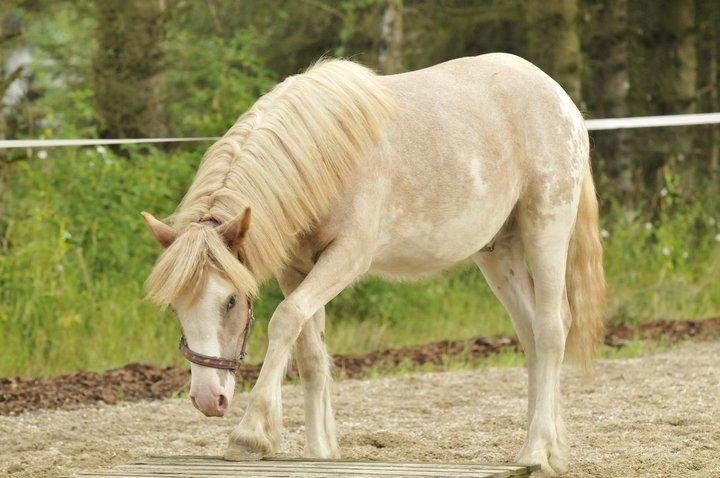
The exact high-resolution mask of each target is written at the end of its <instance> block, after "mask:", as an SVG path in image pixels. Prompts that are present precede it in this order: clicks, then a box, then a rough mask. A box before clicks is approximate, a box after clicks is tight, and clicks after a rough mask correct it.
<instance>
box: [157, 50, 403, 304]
mask: <svg viewBox="0 0 720 478" xmlns="http://www.w3.org/2000/svg"><path fill="white" fill-rule="evenodd" d="M394 107H395V102H394V98H393V97H392V96H391V94H390V93H389V91H387V90H386V89H385V88H384V87H383V86H382V85H381V84H380V83H379V82H378V81H377V76H376V75H375V74H374V73H373V72H372V71H370V70H368V69H367V68H365V67H363V66H360V65H358V64H356V63H353V62H350V61H343V60H325V61H320V62H318V63H317V64H316V65H314V66H313V67H311V68H310V69H309V70H308V71H306V72H305V73H303V74H300V75H296V76H291V77H289V78H287V79H286V80H285V81H283V82H282V83H280V84H279V85H278V86H276V87H275V88H274V89H273V90H272V91H270V92H269V93H268V94H266V95H265V96H263V97H262V98H260V99H259V100H258V101H257V102H256V103H255V105H254V106H253V107H252V108H251V109H250V110H249V111H248V112H247V113H245V114H243V115H242V116H241V117H240V118H239V119H238V120H237V122H236V123H235V124H234V125H233V126H232V127H231V128H230V130H229V131H228V132H227V133H226V134H225V136H223V137H222V138H221V139H220V140H218V141H217V142H216V143H215V144H213V145H212V146H211V147H210V149H208V151H207V152H206V153H205V156H204V158H203V161H202V163H201V165H200V167H199V169H198V172H197V175H196V176H195V179H194V181H193V183H192V185H191V186H190V188H189V190H188V191H187V193H186V195H185V197H184V198H183V200H182V202H181V203H180V205H179V206H178V209H177V211H176V212H175V214H174V215H173V217H172V218H171V221H172V223H173V225H174V226H175V227H176V228H177V229H178V230H180V231H182V234H181V236H180V237H179V238H178V240H176V241H175V243H173V244H172V245H171V246H170V247H168V248H167V249H166V250H165V252H164V253H163V255H162V256H161V257H160V259H158V262H157V264H156V266H155V268H154V269H153V272H152V273H151V275H150V277H149V278H148V282H147V288H148V293H149V296H150V297H151V298H153V299H154V300H155V301H157V302H159V303H161V304H163V305H167V304H169V303H170V302H171V301H172V300H174V299H175V298H176V297H178V296H179V295H180V294H183V293H187V291H188V290H189V289H191V288H195V287H196V286H197V285H198V284H199V283H200V282H201V281H202V280H204V276H205V271H206V270H207V268H208V266H209V267H213V268H215V269H217V270H219V271H220V272H221V273H223V274H224V275H225V276H226V277H227V278H228V279H229V280H231V281H232V282H234V283H235V285H236V286H237V287H238V288H241V289H242V290H243V291H245V292H246V293H248V294H254V293H255V292H256V291H257V287H258V286H257V284H258V282H262V281H263V280H265V279H267V278H268V277H269V276H271V275H274V274H277V273H278V272H280V271H281V270H282V269H283V267H284V266H285V265H286V264H287V262H288V260H289V258H290V255H291V253H292V251H293V249H294V248H295V246H297V242H298V240H299V238H300V237H301V235H302V234H303V233H306V232H308V231H310V230H311V229H312V227H313V226H314V225H315V224H316V223H317V222H318V220H319V219H320V218H321V217H322V216H323V215H324V214H325V213H326V212H327V210H328V209H329V207H330V205H331V202H332V200H333V199H334V198H336V197H337V195H338V193H339V192H340V191H341V189H342V187H343V186H344V184H345V180H346V178H347V177H348V175H349V173H350V172H351V171H352V170H353V168H354V167H355V166H356V165H357V164H358V163H359V162H360V161H362V159H363V157H364V156H365V154H366V153H367V152H368V150H369V149H370V148H371V147H372V146H373V145H374V144H376V143H377V141H378V140H379V138H380V135H381V131H382V126H383V124H384V123H385V121H386V120H387V119H388V118H389V117H390V116H391V115H392V113H393V111H394ZM246 207H250V208H251V210H252V222H251V225H250V230H249V232H248V235H247V237H246V238H245V242H244V243H243V252H244V255H245V259H246V260H245V263H246V265H247V268H248V269H249V271H251V273H250V272H248V271H247V270H245V271H241V270H239V269H238V267H237V265H235V266H230V263H233V264H239V263H238V261H237V260H235V258H234V257H233V256H232V254H231V253H230V251H229V249H228V248H227V247H224V248H221V247H219V246H218V244H220V242H218V241H217V240H215V239H218V240H219V235H218V233H217V231H216V230H215V229H214V228H213V227H210V226H207V225H196V224H197V223H198V222H199V221H202V220H207V219H211V218H212V219H215V220H217V221H219V222H221V223H225V222H227V221H230V220H231V219H233V218H235V217H236V216H237V215H239V214H241V213H242V212H243V211H244V209H245V208H246ZM212 236H215V238H213V237H212ZM240 267H241V268H242V269H245V268H244V267H242V266H240Z"/></svg>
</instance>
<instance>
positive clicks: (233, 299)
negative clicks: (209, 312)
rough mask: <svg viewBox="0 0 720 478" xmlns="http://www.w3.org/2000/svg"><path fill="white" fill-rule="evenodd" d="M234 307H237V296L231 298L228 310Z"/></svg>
mask: <svg viewBox="0 0 720 478" xmlns="http://www.w3.org/2000/svg"><path fill="white" fill-rule="evenodd" d="M233 307H235V296H234V295H233V296H230V300H228V303H227V308H228V310H230V309H232V308H233Z"/></svg>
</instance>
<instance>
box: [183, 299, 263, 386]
mask: <svg viewBox="0 0 720 478" xmlns="http://www.w3.org/2000/svg"><path fill="white" fill-rule="evenodd" d="M247 303H248V320H247V324H246V325H245V331H244V332H243V337H242V345H240V353H239V354H238V355H237V358H234V359H226V358H222V357H212V356H210V355H203V354H199V353H197V352H193V351H192V350H191V349H190V347H189V346H188V344H187V340H185V336H184V335H183V336H181V337H180V345H179V348H180V352H181V353H182V354H183V355H184V356H185V358H186V359H187V360H188V361H189V362H192V363H194V364H197V365H202V366H203V367H210V368H217V369H220V370H229V371H231V372H232V373H237V370H238V368H240V362H241V361H242V360H243V359H244V358H245V355H247V343H248V338H249V337H250V330H251V329H252V325H253V322H255V316H254V314H253V304H252V300H251V299H248V301H247Z"/></svg>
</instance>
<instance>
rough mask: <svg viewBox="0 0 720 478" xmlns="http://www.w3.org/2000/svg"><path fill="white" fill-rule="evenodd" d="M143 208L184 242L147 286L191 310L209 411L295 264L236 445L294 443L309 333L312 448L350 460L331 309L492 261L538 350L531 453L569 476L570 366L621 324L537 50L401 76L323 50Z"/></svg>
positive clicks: (218, 408)
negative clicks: (566, 380) (290, 384)
mask: <svg viewBox="0 0 720 478" xmlns="http://www.w3.org/2000/svg"><path fill="white" fill-rule="evenodd" d="M142 214H143V217H144V219H145V222H146V223H147V226H148V228H149V230H150V232H151V233H152V235H153V236H154V238H155V239H156V240H157V242H158V243H159V244H160V245H161V246H162V247H164V248H165V249H164V251H163V252H162V254H161V255H160V256H159V258H158V259H157V262H156V263H155V266H154V268H153V270H152V272H151V274H150V276H149V277H148V279H147V282H146V287H147V293H148V296H149V298H150V299H152V300H153V301H155V302H156V303H158V304H159V305H160V306H163V307H172V309H174V311H175V312H176V314H177V316H178V318H179V321H180V324H181V327H182V331H183V334H184V339H183V340H185V341H186V342H185V347H184V349H183V351H184V353H185V355H186V357H188V359H190V360H191V377H192V379H191V384H190V398H191V400H192V402H193V404H194V405H195V407H196V408H198V409H199V410H200V411H202V412H203V413H204V414H205V415H208V416H219V415H223V414H224V413H225V411H226V410H227V408H228V407H229V405H230V401H231V399H232V397H233V390H234V387H235V378H234V375H233V370H234V368H235V367H236V365H237V360H236V358H237V355H238V353H239V352H238V351H239V350H240V349H243V350H244V346H245V342H246V341H247V336H248V331H249V326H250V323H251V321H252V310H251V308H252V302H251V300H252V298H253V297H254V296H256V294H257V291H258V286H259V284H262V283H263V282H265V281H267V280H269V279H271V278H275V279H277V281H278V283H279V285H280V288H281V289H282V292H283V294H284V300H282V302H280V304H279V305H278V306H277V308H276V309H275V311H274V312H273V314H272V317H271V319H270V321H269V324H268V330H267V333H268V347H267V353H266V355H265V359H264V361H263V364H262V369H261V371H260V373H259V376H258V378H257V381H256V383H255V385H254V387H253V389H252V391H251V392H250V394H249V399H248V403H247V408H246V410H245V413H244V415H243V417H242V419H241V421H240V423H239V424H238V425H237V426H236V427H235V428H234V429H233V430H232V432H231V434H230V437H229V441H228V445H227V451H226V452H225V458H226V459H229V460H250V459H258V458H261V457H263V456H266V455H269V454H272V453H275V452H276V451H277V450H278V447H279V442H280V433H281V427H282V404H281V384H282V380H283V377H284V374H285V369H286V364H287V363H288V360H289V358H290V356H291V352H292V349H293V346H294V348H295V358H296V361H297V366H298V370H299V375H300V379H301V382H302V387H303V391H304V400H305V417H306V454H307V455H309V456H311V457H317V458H333V457H337V456H338V455H339V451H338V445H337V439H336V428H335V421H334V417H333V409H332V404H331V359H330V358H329V356H328V354H327V352H326V347H325V343H324V340H325V337H324V327H325V305H326V304H327V303H328V302H329V301H330V300H332V299H333V298H334V297H335V296H336V295H338V294H339V293H340V292H341V291H342V290H343V289H345V288H347V287H348V286H350V285H351V284H352V283H353V282H355V281H357V280H358V279H360V278H361V277H363V276H365V275H367V274H373V275H376V276H380V277H383V278H386V279H388V280H412V279H417V278H421V277H426V276H429V275H431V274H435V273H438V272H440V271H444V270H447V269H449V268H451V267H453V266H455V265H456V264H460V263H464V262H472V261H474V263H475V264H476V265H477V266H478V267H479V268H480V269H481V270H482V273H483V274H484V276H485V278H486V280H487V282H488V283H489V285H490V287H491V289H492V290H493V292H494V293H495V295H496V296H497V298H498V299H499V300H500V301H501V302H502V304H503V305H504V306H505V308H506V310H507V312H508V314H509V316H510V318H511V320H512V323H513V325H514V327H515V329H516V331H517V336H518V339H519V342H520V344H521V346H522V348H523V351H524V354H525V357H526V364H527V365H526V366H527V372H528V390H529V391H528V412H527V433H526V438H525V442H524V445H523V447H522V448H521V450H520V452H519V454H518V456H517V460H518V461H519V462H522V463H536V464H540V465H541V467H542V470H543V471H544V473H546V474H548V475H553V474H559V473H563V472H565V471H566V470H567V468H568V464H567V463H568V456H567V455H568V445H567V442H566V439H565V435H566V433H565V427H564V425H563V420H562V417H561V410H560V387H559V381H560V370H561V365H562V363H563V361H564V357H565V356H566V355H568V356H569V357H571V358H574V360H575V361H576V362H577V363H579V364H581V365H583V366H585V367H590V366H591V362H592V360H593V356H594V354H595V351H596V347H597V344H598V341H599V339H600V338H601V337H602V335H603V314H604V312H603V308H604V292H605V282H604V276H603V265H602V245H601V240H600V236H599V232H598V231H599V229H598V204H597V197H596V191H595V186H594V183H593V179H592V175H591V169H590V160H589V140H588V132H587V129H586V127H585V124H584V120H583V117H582V115H581V113H580V112H579V111H578V109H577V107H576V106H575V105H574V103H573V101H572V100H571V99H570V97H569V96H568V95H567V94H566V93H565V92H564V91H563V89H562V87H560V85H558V83H556V82H555V81H554V80H552V79H551V78H550V77H549V76H548V75H546V74H545V73H544V72H542V71H541V70H540V69H539V68H537V67H536V66H534V65H533V64H531V63H530V62H528V61H526V60H523V59H521V58H519V57H517V56H514V55H509V54H500V53H493V54H486V55H481V56H477V57H468V58H460V59H455V60H452V61H448V62H445V63H441V64H438V65H435V66H432V67H429V68H425V69H422V70H418V71H412V72H407V73H401V74H395V75H389V76H381V75H378V74H376V73H374V72H373V71H371V70H370V69H368V68H366V67H364V66H361V65H360V64H358V63H355V62H351V61H346V60H336V59H330V60H328V59H325V60H320V61H319V62H318V63H316V64H315V65H313V66H311V67H310V68H309V69H308V70H307V71H305V72H303V73H301V74H298V75H294V76H290V77H288V78H287V79H285V80H284V81H282V82H281V83H279V84H278V85H277V86H276V87H275V88H274V89H272V90H271V91H270V92H268V93H267V94H265V95H264V96H262V97H261V98H260V99H259V100H258V101H257V102H256V103H255V104H254V105H253V106H252V107H251V108H250V109H249V110H248V111H247V112H245V113H244V114H243V115H242V116H240V118H239V119H238V120H237V122H235V124H234V125H233V126H232V127H231V128H230V130H229V131H228V132H227V133H226V134H225V135H224V136H223V137H222V138H221V139H219V140H218V141H217V142H216V143H214V144H213V145H212V146H211V147H210V148H209V149H208V151H207V152H206V153H205V155H204V157H203V160H202V162H201V165H200V166H199V168H198V171H197V175H196V176H195V179H194V181H193V182H192V184H191V186H190V187H189V189H188V190H187V192H186V194H185V196H184V198H183V199H182V201H181V202H180V204H179V205H178V207H177V209H176V211H175V212H174V214H173V215H172V216H171V217H170V218H168V219H167V220H165V221H161V220H158V219H156V218H155V217H153V216H152V215H150V214H148V213H145V212H143V213H142ZM566 352H567V354H566ZM241 355H242V354H241Z"/></svg>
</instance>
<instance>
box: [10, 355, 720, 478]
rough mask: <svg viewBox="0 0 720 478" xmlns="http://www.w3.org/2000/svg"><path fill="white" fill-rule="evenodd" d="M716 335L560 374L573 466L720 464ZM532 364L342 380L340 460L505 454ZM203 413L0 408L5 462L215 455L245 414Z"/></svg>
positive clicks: (711, 472) (689, 469) (29, 464)
mask: <svg viewBox="0 0 720 478" xmlns="http://www.w3.org/2000/svg"><path fill="white" fill-rule="evenodd" d="M719 365H720V342H711V343H686V344H683V345H682V346H679V347H676V348H674V349H673V350H671V351H670V352H668V353H664V354H659V355H654V356H646V357H641V358H637V359H629V360H615V361H610V362H602V363H600V364H599V365H598V371H597V375H596V376H595V377H594V378H593V379H591V380H585V379H582V378H580V377H577V376H575V375H574V374H573V372H572V370H569V371H568V372H567V373H566V376H565V377H564V381H563V390H564V393H565V396H566V400H565V410H566V411H565V415H566V419H567V422H568V428H569V431H570V434H571V435H570V441H571V444H572V452H571V453H572V458H571V465H570V466H571V471H570V473H569V476H603V477H608V476H671V475H672V476H698V477H718V476H720V405H719V404H718V401H719V399H720V367H719ZM525 380H526V378H525V373H524V371H523V370H522V369H518V368H480V369H477V370H472V371H466V372H444V373H429V374H415V375H408V376H402V377H389V378H383V379H376V380H345V381H341V382H339V383H337V384H336V385H335V393H334V398H335V407H336V410H337V421H338V428H339V434H340V436H339V440H340V447H341V450H342V452H343V455H344V457H345V458H372V459H388V460H402V459H414V460H437V461H442V460H446V461H450V460H458V461H461V460H477V461H485V462H502V461H508V460H511V459H512V458H513V456H514V454H515V453H516V452H517V451H518V450H519V448H520V446H521V444H522V439H523V435H524V431H523V430H524V426H525V425H524V417H525V396H526V395H525V393H526V391H525ZM284 399H285V427H286V431H285V435H284V443H283V454H284V455H291V456H300V455H301V453H302V446H303V438H304V437H303V417H302V414H303V412H302V391H301V389H300V388H299V387H297V386H288V387H285V389H284ZM243 403H244V396H243V395H240V396H238V397H236V399H235V405H234V410H233V411H232V412H231V413H230V414H229V415H228V416H227V417H225V418H222V419H209V418H205V417H203V416H202V415H201V414H200V413H199V412H197V411H196V410H195V409H194V408H192V405H191V404H190V402H189V401H188V400H186V399H183V400H180V399H171V400H162V401H155V402H139V403H127V404H121V405H115V406H111V405H99V406H88V407H84V408H82V409H78V410H73V411H61V410H55V411H37V412H30V413H26V414H23V415H20V416H4V417H0V473H4V474H6V475H10V476H12V477H21V476H23V477H25V476H27V477H29V476H32V477H36V476H57V475H60V474H72V473H73V472H76V471H79V470H82V469H98V468H102V467H107V466H111V465H114V464H119V463H123V462H131V461H133V460H135V459H138V458H142V457H145V456H148V455H158V454H221V453H222V451H223V447H224V445H225V440H226V437H227V435H228V433H229V431H230V429H231V428H232V426H233V425H234V424H235V423H237V421H238V420H239V417H240V415H241V412H242V404H243Z"/></svg>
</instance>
